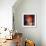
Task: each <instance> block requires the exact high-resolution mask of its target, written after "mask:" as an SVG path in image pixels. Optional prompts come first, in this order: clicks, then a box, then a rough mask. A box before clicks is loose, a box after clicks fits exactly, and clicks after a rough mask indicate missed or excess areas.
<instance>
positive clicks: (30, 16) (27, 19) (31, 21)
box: [22, 13, 36, 27]
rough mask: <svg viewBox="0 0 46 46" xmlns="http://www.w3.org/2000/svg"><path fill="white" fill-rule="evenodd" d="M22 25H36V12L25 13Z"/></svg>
mask: <svg viewBox="0 0 46 46" xmlns="http://www.w3.org/2000/svg"><path fill="white" fill-rule="evenodd" d="M22 26H23V27H36V13H23V14H22Z"/></svg>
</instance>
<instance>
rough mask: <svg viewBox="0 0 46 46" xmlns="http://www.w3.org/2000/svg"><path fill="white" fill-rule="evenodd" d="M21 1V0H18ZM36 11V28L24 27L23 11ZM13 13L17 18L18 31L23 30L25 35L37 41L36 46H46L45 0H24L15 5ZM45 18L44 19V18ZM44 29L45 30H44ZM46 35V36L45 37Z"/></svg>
mask: <svg viewBox="0 0 46 46" xmlns="http://www.w3.org/2000/svg"><path fill="white" fill-rule="evenodd" d="M18 2H19V1H18ZM23 12H30V13H31V12H34V13H36V16H37V26H36V28H24V27H22V13H23ZM13 13H14V19H15V22H14V23H15V29H16V30H17V31H18V32H22V33H23V34H24V35H23V37H24V38H25V39H26V38H28V39H31V40H34V41H35V44H36V46H41V44H42V46H46V45H45V43H46V42H45V38H46V36H45V35H46V33H45V32H46V31H45V30H46V29H45V28H46V23H45V22H46V19H45V17H46V16H45V15H46V14H45V0H23V1H22V2H21V3H16V4H15V5H14V6H13ZM43 18H44V19H43ZM43 30H44V31H43ZM43 36H44V38H43Z"/></svg>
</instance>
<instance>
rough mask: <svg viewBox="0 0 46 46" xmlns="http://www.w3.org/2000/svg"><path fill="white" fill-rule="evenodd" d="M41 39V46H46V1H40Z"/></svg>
mask: <svg viewBox="0 0 46 46" xmlns="http://www.w3.org/2000/svg"><path fill="white" fill-rule="evenodd" d="M41 38H42V46H46V0H42V1H41Z"/></svg>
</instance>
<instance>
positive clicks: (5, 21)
mask: <svg viewBox="0 0 46 46" xmlns="http://www.w3.org/2000/svg"><path fill="white" fill-rule="evenodd" d="M15 2H16V0H0V27H7V28H9V29H11V28H12V6H13V4H14V3H15Z"/></svg>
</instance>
